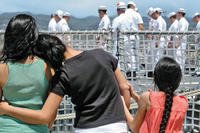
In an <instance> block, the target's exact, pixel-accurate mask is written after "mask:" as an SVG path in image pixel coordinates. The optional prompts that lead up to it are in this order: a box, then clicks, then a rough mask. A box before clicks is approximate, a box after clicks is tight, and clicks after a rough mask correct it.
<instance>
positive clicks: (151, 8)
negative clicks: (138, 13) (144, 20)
mask: <svg viewBox="0 0 200 133" xmlns="http://www.w3.org/2000/svg"><path fill="white" fill-rule="evenodd" d="M153 12H154V9H153V7H150V8H149V9H148V12H147V14H148V15H149V16H151V15H152V14H153Z"/></svg>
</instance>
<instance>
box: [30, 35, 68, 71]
mask: <svg viewBox="0 0 200 133" xmlns="http://www.w3.org/2000/svg"><path fill="white" fill-rule="evenodd" d="M65 51H66V46H65V45H64V44H63V43H62V41H61V40H60V39H59V38H57V37H56V36H52V35H48V34H41V35H39V37H38V40H37V43H36V45H35V46H34V47H33V53H34V55H35V56H38V57H39V58H41V59H43V60H44V61H45V62H46V63H47V64H48V65H49V66H50V67H52V68H53V69H54V70H55V71H58V70H60V68H61V66H62V62H63V61H64V52H65Z"/></svg>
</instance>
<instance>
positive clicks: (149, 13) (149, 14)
mask: <svg viewBox="0 0 200 133" xmlns="http://www.w3.org/2000/svg"><path fill="white" fill-rule="evenodd" d="M153 12H154V9H153V7H150V8H149V9H148V12H147V14H148V16H149V28H148V30H149V31H153V30H154V29H155V28H154V21H155V19H153V17H152V14H153Z"/></svg>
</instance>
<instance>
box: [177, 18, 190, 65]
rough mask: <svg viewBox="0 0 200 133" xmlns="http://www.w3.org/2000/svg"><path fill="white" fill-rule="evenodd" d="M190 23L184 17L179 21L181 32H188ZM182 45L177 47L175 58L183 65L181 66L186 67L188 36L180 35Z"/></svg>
mask: <svg viewBox="0 0 200 133" xmlns="http://www.w3.org/2000/svg"><path fill="white" fill-rule="evenodd" d="M188 28H189V23H188V21H187V20H186V19H185V18H184V17H183V18H181V19H180V20H179V21H178V31H179V32H186V31H188ZM179 39H180V46H179V47H178V48H177V52H176V56H175V59H176V61H177V62H178V63H179V64H180V65H181V68H182V69H184V67H185V60H186V48H187V36H180V37H179Z"/></svg>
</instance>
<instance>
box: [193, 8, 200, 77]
mask: <svg viewBox="0 0 200 133" xmlns="http://www.w3.org/2000/svg"><path fill="white" fill-rule="evenodd" d="M192 20H193V22H195V23H196V24H197V25H196V29H195V30H196V31H197V32H200V13H199V12H196V13H194V15H193V16H192ZM195 42H196V48H197V68H196V72H195V74H196V75H198V76H200V57H199V55H200V35H195Z"/></svg>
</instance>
